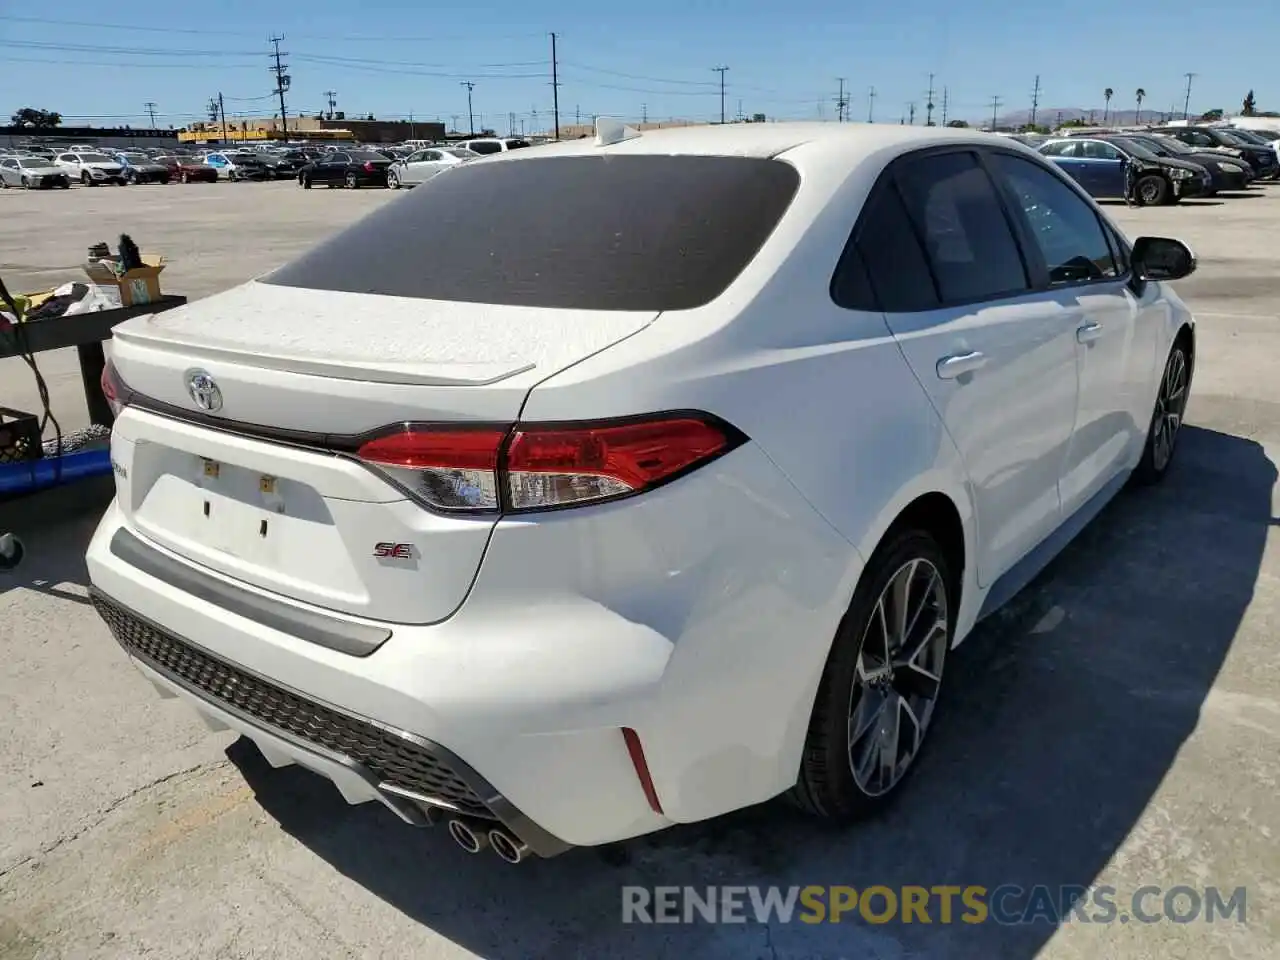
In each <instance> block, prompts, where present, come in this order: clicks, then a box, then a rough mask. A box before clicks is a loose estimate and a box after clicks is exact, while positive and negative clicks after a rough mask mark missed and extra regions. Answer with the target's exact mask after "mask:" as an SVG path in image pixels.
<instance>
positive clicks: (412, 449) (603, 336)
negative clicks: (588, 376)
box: [88, 148, 856, 860]
mask: <svg viewBox="0 0 1280 960" xmlns="http://www.w3.org/2000/svg"><path fill="white" fill-rule="evenodd" d="M582 154H583V150H582V149H581V148H579V151H578V153H577V154H574V153H569V154H568V155H565V156H549V157H540V158H530V159H523V160H520V159H517V160H502V161H498V162H497V163H486V164H475V165H470V164H466V165H463V164H460V165H458V166H457V167H456V168H453V169H452V170H450V171H449V172H447V173H445V174H442V175H440V176H438V177H436V178H434V179H432V180H431V181H429V182H428V183H427V184H426V185H425V186H423V187H421V188H419V189H418V190H415V191H414V192H413V193H412V194H409V195H407V196H406V197H405V198H404V199H400V200H397V201H393V202H392V203H390V204H388V205H387V206H386V207H384V208H382V209H380V210H379V211H377V212H375V213H374V214H373V215H372V216H370V217H368V218H366V219H365V220H364V221H362V222H360V223H359V224H357V225H356V226H355V227H353V228H351V229H350V230H348V231H346V232H345V233H343V234H340V235H339V236H337V237H335V238H333V239H332V240H330V241H328V242H327V243H325V244H323V245H321V246H320V247H318V248H317V249H316V250H314V251H312V252H311V253H310V254H308V255H306V256H304V257H303V258H301V259H300V260H298V261H296V262H295V263H293V264H291V265H289V266H287V267H285V268H283V269H282V270H280V271H278V272H277V273H275V274H273V275H271V276H268V277H266V278H265V279H264V280H261V281H255V282H252V283H249V284H247V285H245V286H242V287H239V288H236V289H234V290H232V291H229V292H227V293H224V294H221V295H218V296H215V297H212V298H209V299H207V300H204V301H201V302H198V303H195V304H191V305H189V306H187V307H185V308H182V309H179V310H175V311H171V312H169V313H165V314H162V315H158V316H155V317H150V318H143V319H138V320H134V321H130V322H127V323H126V324H124V325H122V326H121V327H119V328H117V331H116V335H115V339H114V341H113V344H112V351H111V352H112V361H111V364H110V365H109V367H108V370H107V373H106V375H105V379H104V383H105V387H106V389H107V392H108V395H109V397H110V398H111V400H112V403H113V404H114V406H115V407H116V408H117V410H118V411H119V413H118V418H117V420H116V424H115V428H114V431H113V438H112V458H113V464H114V468H115V473H116V477H117V497H116V500H115V502H114V503H113V505H112V506H111V508H110V509H109V511H108V513H107V515H106V517H105V518H104V519H103V521H102V524H101V526H100V528H99V530H98V531H97V534H96V536H95V537H94V539H93V542H92V544H91V546H90V549H89V552H88V566H89V572H90V577H91V580H92V585H93V599H94V603H95V604H96V605H97V608H98V610H99V612H100V613H101V614H102V616H103V618H104V619H105V620H106V622H107V624H108V625H109V626H110V628H111V630H112V632H113V634H114V635H115V637H116V639H117V640H118V641H119V642H120V643H121V645H122V646H123V647H124V648H125V650H126V651H127V652H128V653H129V654H130V656H132V657H133V659H134V661H135V662H136V664H137V666H138V668H139V669H140V670H141V671H142V672H143V673H144V674H145V675H146V676H147V677H148V678H149V679H151V680H152V681H153V682H154V683H155V685H156V686H157V687H158V688H159V689H160V690H161V691H162V692H164V693H166V694H173V695H177V696H179V697H181V698H183V699H185V700H186V701H187V702H189V703H190V704H191V705H193V706H194V707H196V708H197V709H198V710H199V711H200V712H201V713H203V714H204V715H205V716H206V718H208V719H209V720H210V721H211V722H212V723H213V724H214V725H216V726H224V727H230V728H232V729H234V730H236V731H239V732H240V733H241V734H244V735H246V736H248V737H249V738H251V739H252V740H253V741H254V742H255V743H257V745H258V746H259V747H260V748H261V750H262V752H263V753H264V755H265V756H266V757H267V759H268V760H269V761H270V762H271V763H273V764H275V765H283V764H288V763H300V764H302V765H304V766H306V767H308V768H310V769H312V770H314V771H316V772H319V773H321V774H323V775H324V776H326V777H328V778H329V779H330V780H332V781H333V782H334V783H335V784H336V785H337V787H338V789H339V790H340V791H341V792H342V793H343V795H344V796H345V797H346V798H347V799H348V800H349V801H350V802H353V803H359V802H364V801H369V800H378V801H381V802H382V803H384V804H386V805H387V806H389V807H391V808H392V809H393V810H394V811H396V812H397V813H398V814H399V815H400V816H401V817H403V818H404V819H406V820H408V821H410V822H414V823H423V822H434V821H435V820H438V819H441V818H443V819H446V820H448V821H449V822H450V826H451V829H452V831H453V832H454V836H455V839H458V840H459V842H462V843H464V845H465V846H467V847H468V848H469V849H473V848H474V849H480V848H482V847H484V846H487V845H489V844H490V843H492V846H493V848H494V849H495V850H496V851H497V852H499V854H500V855H502V856H503V857H504V858H505V859H508V860H518V859H520V858H521V857H523V856H524V855H526V854H527V853H528V852H530V851H532V852H534V853H537V854H541V855H544V856H549V855H553V854H556V853H558V852H560V851H562V850H563V849H565V848H566V847H567V846H570V845H582V844H599V843H604V842H608V841H612V840H617V839H621V838H625V837H629V836H634V835H637V834H640V833H644V832H648V831H652V830H655V829H658V828H660V827H663V826H665V825H667V824H670V823H672V822H674V821H691V820H698V819H702V818H705V817H708V816H712V815H715V814H718V813H721V812H724V811H726V810H729V809H733V808H735V807H739V806H743V805H745V804H748V803H753V802H757V801H759V800H762V799H765V798H767V797H769V796H771V795H774V794H776V793H778V792H779V791H780V790H782V789H785V788H786V786H788V785H789V784H790V783H791V782H792V781H793V780H794V775H795V761H796V759H797V757H798V753H797V752H796V751H797V749H798V744H799V743H800V740H801V738H802V737H803V731H804V729H805V724H806V723H807V719H808V701H806V700H805V691H807V690H809V691H811V688H812V687H813V685H815V684H816V683H817V674H818V672H820V666H815V664H814V663H813V662H811V661H810V660H808V659H807V658H801V657H797V656H796V648H795V646H794V644H795V643H797V642H798V641H796V640H794V639H793V635H795V634H798V635H800V636H809V635H817V634H819V633H824V634H826V636H827V637H828V638H829V635H830V634H829V631H830V630H831V629H834V623H835V622H836V621H838V619H839V616H840V613H841V611H842V609H843V604H844V603H847V596H844V595H843V590H842V587H843V585H844V584H845V581H846V578H847V574H848V572H849V569H850V564H851V563H854V562H856V558H855V557H854V551H853V550H852V548H851V547H850V546H849V544H848V543H847V542H846V541H844V540H843V539H842V538H841V537H839V536H838V535H837V534H836V533H835V532H834V531H833V530H832V529H831V528H830V527H829V526H828V525H827V524H826V523H825V522H824V521H822V519H821V518H820V517H818V516H817V515H816V514H815V512H814V511H813V509H812V508H811V507H810V506H809V505H808V503H807V502H806V501H805V500H804V498H803V497H801V496H800V495H799V493H798V492H797V491H796V490H795V489H794V488H793V487H792V485H791V484H790V483H789V482H788V480H787V479H786V478H785V476H784V475H783V474H782V473H781V472H780V471H779V469H778V468H777V467H776V466H775V465H774V464H773V463H772V462H771V461H770V459H769V458H768V457H767V456H766V455H765V453H764V452H763V451H762V450H761V449H760V448H759V446H758V445H757V444H756V443H754V442H753V441H752V439H751V438H750V437H749V436H747V435H746V434H744V433H743V432H742V430H741V429H739V427H738V426H737V425H735V424H734V423H732V422H731V421H730V420H729V419H727V418H725V417H724V416H722V415H721V413H720V412H718V411H717V410H715V409H707V408H706V407H705V406H697V405H695V404H692V403H689V402H685V401H686V400H687V397H686V396H685V395H680V394H678V393H673V394H672V395H671V397H670V403H661V404H652V403H645V404H644V405H640V404H639V403H638V402H637V405H636V406H635V407H634V408H633V409H629V411H628V413H627V414H626V415H623V416H617V415H611V416H609V417H606V418H602V417H600V416H599V415H598V412H597V411H596V410H593V409H582V410H581V413H580V416H577V417H574V418H572V419H559V420H556V421H554V422H547V421H545V420H539V419H536V418H531V417H528V416H526V414H525V410H526V408H527V406H528V403H529V400H530V398H531V397H533V396H536V395H538V392H539V391H540V390H547V389H550V388H551V385H552V384H554V383H555V382H556V376H557V374H558V373H560V372H561V371H566V370H568V369H570V368H574V367H575V366H578V365H582V364H584V363H588V362H592V363H601V362H605V363H607V362H608V358H609V357H610V356H611V355H612V354H611V351H618V350H619V347H620V345H622V344H633V343H639V342H642V341H643V340H644V338H654V337H656V338H663V337H671V336H674V337H675V339H676V340H678V339H680V337H681V336H682V335H684V334H682V328H681V325H680V318H681V316H682V314H684V313H686V312H687V315H692V313H694V312H696V311H697V310H698V309H701V308H705V307H706V305H707V304H709V303H713V302H714V301H716V300H717V298H721V297H722V295H723V294H724V292H725V291H726V289H730V288H733V286H734V283H735V280H736V279H737V278H738V277H739V276H740V275H741V274H742V273H743V271H744V270H747V268H748V267H749V265H750V264H751V261H752V258H753V257H755V256H756V254H757V251H759V250H760V249H761V247H762V246H764V245H766V244H768V243H769V242H770V235H771V234H772V233H773V232H774V230H775V227H776V225H777V224H778V222H779V221H780V219H782V218H784V217H785V216H786V212H787V210H788V207H789V206H790V205H791V203H792V198H793V195H794V194H795V192H796V190H797V187H798V180H799V178H798V176H797V175H796V172H795V170H794V169H793V168H791V167H790V166H789V165H787V164H785V163H783V162H781V161H777V160H771V159H764V158H747V157H690V156H658V155H644V156H612V157H609V156H591V155H582ZM565 196H571V197H573V198H574V200H575V202H576V207H575V209H577V210H578V211H579V215H578V216H575V217H573V218H567V219H566V218H565V217H563V216H557V215H555V210H556V208H557V207H558V206H559V205H560V204H561V203H562V202H563V198H564V197H565ZM743 197H749V198H750V202H749V203H743V202H741V198H743ZM486 211H487V212H486ZM486 216H489V217H492V218H493V220H494V223H495V225H500V227H501V229H497V228H496V227H495V229H494V230H492V231H490V230H486V229H480V228H479V227H478V225H477V224H478V220H477V217H480V218H483V217H486ZM454 226H456V227H457V228H458V229H456V230H455V229H451V228H452V227H454ZM427 227H429V228H430V229H432V230H441V229H443V230H445V231H446V232H447V233H448V235H449V236H451V237H453V238H455V240H454V241H451V243H450V244H448V245H445V249H443V250H440V249H433V250H431V251H430V252H429V254H428V253H423V252H422V251H423V249H424V248H423V247H422V245H421V244H420V243H418V242H416V241H415V238H416V237H419V236H420V234H421V230H422V229H424V228H427ZM467 238H472V239H467ZM663 324H669V326H668V328H667V330H666V332H663V330H662V327H663ZM695 339H696V338H695ZM660 342H662V341H661V339H659V340H654V341H653V344H657V343H660ZM673 342H674V341H673ZM654 349H655V348H654V347H653V346H652V345H651V347H650V348H649V349H646V350H645V351H642V352H643V353H646V354H648V355H650V356H652V355H653V351H654ZM657 352H658V354H659V355H660V354H661V353H662V350H661V349H658V350H657ZM624 353H625V352H624ZM626 356H627V357H631V356H632V354H626ZM632 362H633V361H632V360H630V359H623V360H619V361H618V363H619V364H622V365H623V366H626V364H629V363H632ZM635 375H636V377H637V378H645V377H646V376H647V374H646V373H645V366H644V364H642V363H638V362H637V369H636V371H635ZM638 382H639V380H637V383H638ZM635 395H636V396H637V397H640V396H643V395H644V391H641V390H637V391H636V394H635ZM841 598H843V599H841ZM820 662H821V660H820V659H819V661H818V663H819V664H820ZM798 701H799V702H800V705H799V706H797V702H798ZM788 778H790V779H788Z"/></svg>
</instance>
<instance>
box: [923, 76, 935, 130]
mask: <svg viewBox="0 0 1280 960" xmlns="http://www.w3.org/2000/svg"><path fill="white" fill-rule="evenodd" d="M925 96H926V97H927V98H928V99H926V100H925V102H924V125H925V126H926V127H932V126H933V74H932V73H931V74H929V92H928V93H927V94H925Z"/></svg>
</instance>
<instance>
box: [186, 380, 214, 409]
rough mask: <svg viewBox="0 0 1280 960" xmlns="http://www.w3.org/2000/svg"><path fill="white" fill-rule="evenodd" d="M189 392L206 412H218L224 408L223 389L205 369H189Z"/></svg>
mask: <svg viewBox="0 0 1280 960" xmlns="http://www.w3.org/2000/svg"><path fill="white" fill-rule="evenodd" d="M187 394H188V395H189V396H190V397H191V399H192V401H193V402H194V403H195V405H196V406H197V407H199V408H200V409H201V410H203V411H204V412H205V413H216V412H217V411H219V410H221V409H222V391H221V390H219V389H218V384H217V382H215V381H214V379H213V377H211V376H209V374H208V373H207V372H206V371H204V370H188V371H187Z"/></svg>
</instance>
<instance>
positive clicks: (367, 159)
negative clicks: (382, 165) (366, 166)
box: [351, 150, 387, 163]
mask: <svg viewBox="0 0 1280 960" xmlns="http://www.w3.org/2000/svg"><path fill="white" fill-rule="evenodd" d="M351 159H352V160H355V161H357V162H358V163H379V162H381V161H385V160H386V159H387V158H386V157H385V156H383V155H382V154H380V153H374V152H373V151H372V150H352V151H351Z"/></svg>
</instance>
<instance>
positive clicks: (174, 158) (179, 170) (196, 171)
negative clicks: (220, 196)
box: [155, 154, 218, 183]
mask: <svg viewBox="0 0 1280 960" xmlns="http://www.w3.org/2000/svg"><path fill="white" fill-rule="evenodd" d="M155 159H156V163H162V164H164V165H165V167H167V168H168V170H169V177H170V179H172V180H178V181H179V182H181V183H216V182H217V180H218V171H217V169H216V168H214V167H211V166H209V165H208V164H207V163H205V162H204V161H202V160H201V159H200V158H198V157H191V156H183V155H179V154H163V155H161V156H158V157H156V158H155Z"/></svg>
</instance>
